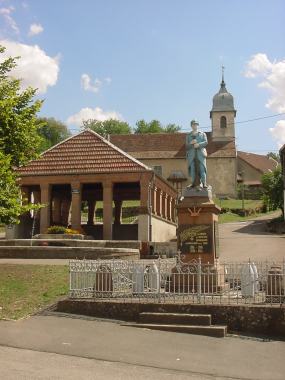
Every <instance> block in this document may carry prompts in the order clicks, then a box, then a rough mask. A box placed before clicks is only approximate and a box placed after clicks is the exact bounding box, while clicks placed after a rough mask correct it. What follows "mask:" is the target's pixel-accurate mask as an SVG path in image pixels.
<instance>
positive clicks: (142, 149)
mask: <svg viewBox="0 0 285 380" xmlns="http://www.w3.org/2000/svg"><path fill="white" fill-rule="evenodd" d="M206 134H207V137H208V145H207V147H206V149H207V153H208V157H236V149H235V142H234V140H230V141H213V140H212V134H211V132H206ZM186 135H187V133H145V134H130V135H111V136H110V140H111V142H112V143H113V144H114V145H116V146H118V147H119V148H121V149H122V150H124V151H126V152H128V153H130V154H131V155H133V156H135V157H136V158H137V159H164V158H165V159H166V158H181V159H185V158H186V146H185V142H186Z"/></svg>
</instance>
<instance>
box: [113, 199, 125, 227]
mask: <svg viewBox="0 0 285 380" xmlns="http://www.w3.org/2000/svg"><path fill="white" fill-rule="evenodd" d="M114 203H115V220H114V224H117V225H118V224H121V223H122V204H123V201H114Z"/></svg>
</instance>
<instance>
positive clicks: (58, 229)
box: [47, 226, 67, 234]
mask: <svg viewBox="0 0 285 380" xmlns="http://www.w3.org/2000/svg"><path fill="white" fill-rule="evenodd" d="M66 229H67V228H66V227H64V226H50V227H49V228H48V230H47V233H48V234H65V231H66Z"/></svg>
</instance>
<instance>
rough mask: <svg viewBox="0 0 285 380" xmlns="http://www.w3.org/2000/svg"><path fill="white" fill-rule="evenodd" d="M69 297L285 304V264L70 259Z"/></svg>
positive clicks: (284, 262)
mask: <svg viewBox="0 0 285 380" xmlns="http://www.w3.org/2000/svg"><path fill="white" fill-rule="evenodd" d="M70 297H71V298H95V299H100V298H101V299H105V300H106V299H112V300H120V301H128V302H129V301H135V302H161V303H168V302H169V303H171V302H179V303H204V304H209V303H212V304H217V303H219V304H282V303H285V260H283V262H269V261H263V262H252V261H248V262H241V263H229V262H227V263H219V262H216V263H214V264H202V263H201V260H200V259H199V260H198V261H191V262H189V263H183V262H181V261H180V260H178V258H172V259H157V260H135V261H127V260H71V261H70Z"/></svg>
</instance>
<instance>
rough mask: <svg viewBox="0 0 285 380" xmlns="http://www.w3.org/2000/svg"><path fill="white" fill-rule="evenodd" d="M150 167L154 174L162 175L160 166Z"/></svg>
mask: <svg viewBox="0 0 285 380" xmlns="http://www.w3.org/2000/svg"><path fill="white" fill-rule="evenodd" d="M152 168H153V170H154V172H155V174H157V175H160V176H161V177H162V166H153V167H152Z"/></svg>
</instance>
